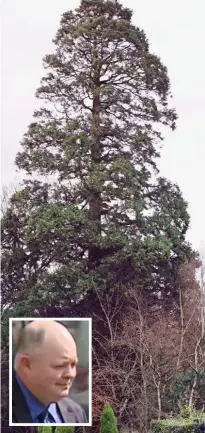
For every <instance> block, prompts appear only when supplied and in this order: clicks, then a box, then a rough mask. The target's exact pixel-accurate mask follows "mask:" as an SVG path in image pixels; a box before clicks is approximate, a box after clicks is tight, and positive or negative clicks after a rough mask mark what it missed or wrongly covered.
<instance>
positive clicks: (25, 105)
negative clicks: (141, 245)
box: [1, 0, 205, 249]
mask: <svg viewBox="0 0 205 433" xmlns="http://www.w3.org/2000/svg"><path fill="white" fill-rule="evenodd" d="M123 4H124V5H125V6H128V7H130V8H132V9H133V10H134V16H133V23H134V24H135V25H137V26H139V27H141V28H143V29H144V30H145V32H146V34H147V36H148V39H149V41H150V48H151V51H152V52H154V53H155V54H157V55H159V56H160V57H161V59H162V61H163V63H164V64H165V65H166V66H167V67H168V71H169V76H170V79H171V84H172V93H173V96H174V104H175V107H176V109H177V113H178V115H179V120H178V124H177V130H176V131H175V132H169V131H167V133H166V137H165V142H164V147H163V150H162V157H161V160H160V169H161V173H162V175H163V176H166V177H167V178H169V179H170V180H172V181H173V182H176V183H178V185H179V186H180V188H181V190H182V192H183V195H184V197H185V199H186V200H187V201H188V203H189V213H190V215H191V225H190V229H189V232H188V235H187V239H188V240H189V241H190V242H191V243H192V244H193V246H194V247H195V248H196V249H198V248H200V246H201V244H202V241H203V242H204V241H205V193H204V191H205V168H204V165H205V54H204V53H205V51H204V41H205V25H204V18H205V0H172V1H165V0H154V1H153V0H133V1H132V0H123ZM78 5H79V1H77V0H58V1H55V0H3V2H2V40H3V42H2V51H3V55H2V75H3V79H2V93H3V97H2V126H3V128H2V177H1V182H2V184H3V185H5V184H6V185H9V184H10V183H13V182H14V181H15V180H16V179H18V178H19V177H18V175H17V174H16V169H15V166H14V158H15V155H16V152H17V151H18V150H19V148H20V146H19V142H20V140H21V138H22V136H23V134H24V132H26V129H27V126H28V124H29V123H30V121H31V119H32V113H33V110H34V108H35V106H36V100H35V97H34V93H35V90H36V88H37V87H38V86H39V82H40V79H41V78H42V76H43V75H44V70H43V67H42V57H43V56H44V55H45V54H47V53H50V52H52V38H53V37H54V36H55V33H56V31H57V29H58V27H59V22H60V16H61V14H62V13H63V12H65V11H66V10H70V9H72V8H74V7H76V6H78Z"/></svg>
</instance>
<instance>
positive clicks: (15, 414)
mask: <svg viewBox="0 0 205 433" xmlns="http://www.w3.org/2000/svg"><path fill="white" fill-rule="evenodd" d="M57 406H58V409H59V411H60V413H61V415H62V417H63V420H64V422H65V423H73V424H76V423H79V424H84V423H87V422H88V420H87V417H86V414H85V411H84V410H83V409H82V407H81V406H79V405H78V404H77V403H76V402H75V401H73V400H71V398H69V397H64V398H62V399H61V400H59V401H58V402H57ZM32 422H33V420H32V418H31V415H30V412H29V408H28V406H27V403H26V400H25V398H24V395H23V393H22V392H21V389H20V388H19V385H18V383H17V380H16V378H15V376H13V383H12V423H19V424H20V423H28V424H30V423H32Z"/></svg>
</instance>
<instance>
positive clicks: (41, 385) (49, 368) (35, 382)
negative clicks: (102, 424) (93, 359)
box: [12, 320, 88, 424]
mask: <svg viewBox="0 0 205 433" xmlns="http://www.w3.org/2000/svg"><path fill="white" fill-rule="evenodd" d="M77 362H78V358H77V349H76V344H75V341H74V339H73V337H72V335H71V334H70V332H69V331H68V330H67V328H65V326H63V325H62V324H60V323H58V322H57V321H53V320H48V321H46V320H45V321H44V320H35V321H33V322H30V323H29V324H28V325H26V326H25V328H23V329H21V332H20V334H19V338H18V341H17V352H16V355H15V359H14V375H13V389H12V422H13V423H32V422H33V423H39V424H40V423H73V424H75V423H79V424H80V423H81V424H84V423H87V422H88V421H87V418H86V414H85V412H84V410H83V409H82V408H81V406H79V405H78V404H77V403H75V402H74V401H73V400H71V399H70V398H69V397H68V395H69V392H70V388H71V386H72V382H73V380H74V379H75V376H76V365H77Z"/></svg>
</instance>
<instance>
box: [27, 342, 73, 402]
mask: <svg viewBox="0 0 205 433" xmlns="http://www.w3.org/2000/svg"><path fill="white" fill-rule="evenodd" d="M76 364H77V350H76V345H75V343H74V341H73V342H70V343H69V344H68V342H67V344H66V341H64V339H61V341H57V342H56V341H53V342H50V344H48V343H47V344H45V345H43V347H42V348H40V349H38V350H37V351H36V352H35V353H33V354H32V356H31V357H30V359H29V368H28V370H27V383H28V384H29V385H30V386H29V389H30V390H31V392H32V393H33V394H34V395H35V396H36V397H37V398H38V399H39V401H41V402H42V403H44V404H48V403H51V402H55V401H58V400H60V399H61V398H63V397H66V396H68V394H69V391H70V388H71V385H72V382H73V380H74V379H75V377H76Z"/></svg>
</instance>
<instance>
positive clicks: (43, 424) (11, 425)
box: [9, 317, 92, 427]
mask: <svg viewBox="0 0 205 433" xmlns="http://www.w3.org/2000/svg"><path fill="white" fill-rule="evenodd" d="M21 320H22V321H25V322H26V321H34V320H45V321H47V320H55V321H56V322H57V321H59V322H60V321H61V322H62V321H64V322H71V321H72V322H75V321H78V322H80V321H81V322H85V321H88V322H89V327H88V329H89V348H88V350H89V390H88V392H89V398H88V402H89V422H88V423H83V424H81V423H75V424H73V423H55V424H54V423H51V424H49V423H41V424H36V423H28V424H27V423H12V323H13V322H14V321H21ZM45 425H47V426H53V427H58V426H74V427H75V426H76V427H81V426H82V427H84V426H85V427H92V318H91V317H69V318H68V317H10V318H9V427H21V426H22V427H23V426H25V427H37V426H45Z"/></svg>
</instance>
